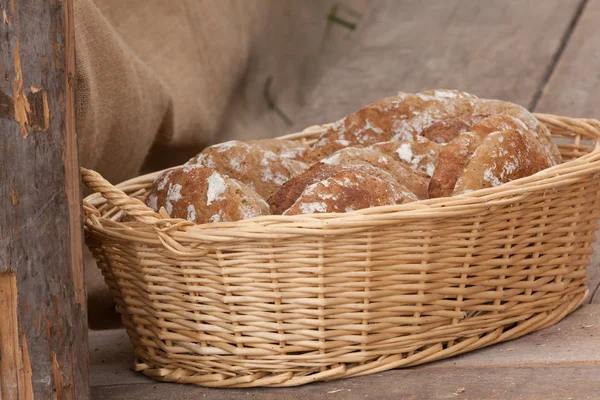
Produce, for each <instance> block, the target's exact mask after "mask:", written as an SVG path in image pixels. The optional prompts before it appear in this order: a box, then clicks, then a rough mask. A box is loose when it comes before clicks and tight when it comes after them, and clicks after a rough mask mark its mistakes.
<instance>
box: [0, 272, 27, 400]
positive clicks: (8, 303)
mask: <svg viewBox="0 0 600 400" xmlns="http://www.w3.org/2000/svg"><path fill="white" fill-rule="evenodd" d="M0 355H1V357H0V399H5V400H17V399H20V398H23V399H33V393H32V383H31V364H30V362H29V360H24V358H25V357H23V355H22V353H21V347H20V345H19V330H18V326H17V277H16V276H15V275H14V274H7V273H5V274H0ZM15 366H16V368H15Z"/></svg>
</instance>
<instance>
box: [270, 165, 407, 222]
mask: <svg viewBox="0 0 600 400" xmlns="http://www.w3.org/2000/svg"><path fill="white" fill-rule="evenodd" d="M374 170H377V168H374V167H372V166H366V165H362V166H344V167H340V166H338V167H337V168H336V172H335V173H334V174H333V175H331V176H330V177H328V178H325V179H322V180H318V181H317V182H315V183H313V184H311V185H308V186H305V187H303V188H302V190H301V193H300V195H299V196H298V198H297V199H295V201H294V202H293V204H292V205H291V206H290V207H289V208H288V209H287V210H285V211H284V212H283V215H296V214H313V213H343V212H350V211H354V210H360V209H363V208H369V207H377V206H383V205H393V204H401V203H404V202H408V201H413V200H417V198H416V196H415V195H414V194H413V193H412V192H410V191H409V190H408V189H407V188H406V187H405V186H403V185H401V184H399V183H397V182H395V181H394V180H393V179H389V178H387V179H386V177H385V176H384V175H381V174H378V173H377V172H376V171H374ZM309 171H310V170H309ZM309 171H307V172H309ZM292 180H293V179H292ZM288 183H289V182H288ZM285 186H286V185H284V187H283V188H282V189H280V190H285Z"/></svg>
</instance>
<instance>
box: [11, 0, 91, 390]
mask: <svg viewBox="0 0 600 400" xmlns="http://www.w3.org/2000/svg"><path fill="white" fill-rule="evenodd" d="M9 2H10V0H0V12H1V10H2V9H6V12H7V17H8V18H9V19H10V25H4V24H3V23H2V19H1V17H0V26H2V27H3V28H2V30H3V32H2V33H3V34H1V35H0V63H1V64H2V68H1V69H0V91H1V92H3V93H4V94H5V95H4V96H0V100H1V103H2V104H3V105H2V106H1V107H2V108H1V109H2V113H3V115H2V117H1V118H0V181H2V182H8V184H5V185H0V199H3V200H4V203H3V204H2V206H1V207H0V271H2V270H5V269H7V268H10V271H11V272H13V273H14V275H15V276H16V280H17V286H18V290H19V297H18V302H17V317H18V321H19V333H20V335H19V340H20V341H21V347H20V349H21V351H22V360H23V362H25V361H26V360H29V362H30V367H28V366H27V365H24V366H23V376H28V374H29V375H30V378H29V379H30V380H31V382H32V385H31V388H30V389H27V388H26V387H23V386H19V396H21V397H19V398H18V400H22V398H25V399H28V398H29V397H31V396H35V399H56V398H59V399H61V398H64V399H77V400H79V399H81V400H88V399H89V385H88V382H89V380H88V379H89V376H88V375H89V374H88V357H87V354H88V351H87V324H86V321H87V318H86V312H85V292H84V290H83V287H84V286H83V273H82V271H81V269H82V268H83V266H82V262H81V261H78V260H79V259H80V258H81V257H80V256H79V254H80V253H81V246H82V242H81V236H82V226H81V212H80V208H79V207H80V206H79V201H80V192H79V175H78V166H77V163H78V155H77V142H76V136H75V123H74V121H73V122H69V119H70V118H73V117H71V116H70V113H71V111H70V108H69V107H73V106H72V105H69V103H71V102H73V101H74V97H73V93H72V91H73V88H72V87H71V86H70V82H69V77H70V76H71V75H72V74H73V72H72V71H73V70H74V69H71V70H68V68H73V67H72V66H71V67H68V64H69V62H68V60H69V59H70V58H71V57H74V55H72V54H71V55H69V54H68V53H69V52H74V48H73V46H72V45H71V44H69V43H70V41H71V40H72V39H68V37H71V38H72V32H71V31H72V29H73V28H72V22H71V21H70V20H69V17H68V15H70V13H71V7H72V0H47V1H39V0H14V1H13V2H12V3H11V4H9ZM4 33H6V34H4ZM17 42H18V46H17ZM72 63H73V62H72V61H71V64H72ZM2 78H4V79H2ZM40 131H43V134H41V133H40ZM24 133H26V134H28V136H27V138H26V140H23V136H24ZM13 190H14V193H13ZM13 203H14V205H13ZM0 318H1V317H0ZM59 372H60V373H59ZM55 381H58V391H59V392H60V393H57V391H56V387H55ZM30 395H31V396H30ZM23 396H24V397H23ZM0 398H2V400H5V399H4V397H0Z"/></svg>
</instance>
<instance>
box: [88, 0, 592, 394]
mask: <svg viewBox="0 0 600 400" xmlns="http://www.w3.org/2000/svg"><path fill="white" fill-rule="evenodd" d="M598 20H600V0H486V1H480V0H428V1H426V2H423V1H420V0H386V1H376V0H371V1H370V4H369V7H368V8H367V11H366V12H365V13H364V14H363V15H362V16H361V17H360V19H359V20H358V23H357V28H356V30H355V31H354V32H352V33H350V34H349V36H348V39H347V42H348V43H347V46H346V47H344V48H340V49H339V50H338V54H336V56H337V58H338V62H337V63H336V65H335V66H334V67H332V68H331V69H330V70H328V72H326V73H325V75H324V76H323V78H322V81H321V84H320V85H319V87H318V88H317V90H316V91H315V93H314V94H313V95H312V97H311V98H310V99H307V106H306V108H305V109H304V110H303V111H302V113H301V114H299V115H295V116H293V118H292V119H293V120H294V122H295V125H294V128H295V129H296V130H300V129H302V128H303V127H305V126H307V125H312V124H315V123H323V122H330V121H334V120H336V119H338V118H340V117H342V116H344V115H345V114H348V113H350V112H352V111H354V110H356V109H358V108H360V107H361V106H362V105H364V104H366V103H368V102H370V101H372V100H375V99H378V98H381V97H384V96H387V95H390V94H394V93H395V92H397V91H399V90H402V91H409V92H410V91H418V90H423V89H428V88H441V87H444V88H451V89H461V90H465V91H470V92H472V93H474V94H477V95H479V96H481V97H490V98H499V99H505V100H509V101H513V102H516V103H519V104H522V105H525V106H527V107H529V108H530V109H531V110H533V111H536V112H547V113H554V114H560V115H566V116H574V117H589V118H598V119H600V73H599V71H600V52H599V49H600V24H598V22H597V21H598ZM599 247H600V246H596V248H597V250H600V248H599ZM597 252H598V251H597ZM598 260H600V258H598V257H597V256H594V259H593V260H592V266H591V268H590V283H589V286H590V292H591V293H594V292H595V290H596V289H597V287H598V284H599V282H600V271H599V269H598V268H596V266H597V264H598ZM588 303H591V304H586V305H584V306H583V307H581V308H580V309H579V310H577V311H576V312H575V313H573V314H571V315H570V316H568V317H567V318H566V319H565V320H563V321H562V322H560V323H559V324H557V325H556V326H554V327H551V328H548V329H546V330H543V331H540V332H536V333H533V334H530V335H528V336H526V337H523V338H521V339H518V340H515V341H512V342H507V343H502V344H499V345H496V346H493V347H490V348H487V349H482V350H479V351H476V352H473V353H470V354H466V355H463V356H459V357H455V358H452V359H448V360H444V361H440V362H435V363H431V364H428V365H424V366H421V367H417V368H411V369H406V370H395V371H389V372H385V373H380V374H377V375H373V376H366V377H361V378H355V379H347V380H343V381H333V382H328V383H319V384H312V385H308V386H303V387H300V388H289V389H252V390H225V389H223V390H214V389H212V390H209V389H204V388H200V387H193V386H184V385H176V384H164V383H155V382H153V381H151V380H149V379H147V378H145V377H144V376H142V375H140V374H137V373H133V372H131V371H130V365H131V361H132V357H131V349H130V346H129V343H128V341H127V338H126V336H125V334H124V332H123V331H122V330H110V331H92V332H91V333H90V351H91V363H92V366H91V383H92V393H93V398H94V399H139V398H143V399H147V400H153V399H173V400H177V399H190V398H202V399H204V398H206V399H223V400H225V399H235V398H242V397H247V398H256V399H290V400H291V399H320V398H325V399H328V398H331V399H336V398H337V399H388V398H390V399H391V398H394V399H398V398H402V399H483V398H485V399H570V398H572V399H600V293H599V294H597V295H596V296H593V298H592V296H590V298H588Z"/></svg>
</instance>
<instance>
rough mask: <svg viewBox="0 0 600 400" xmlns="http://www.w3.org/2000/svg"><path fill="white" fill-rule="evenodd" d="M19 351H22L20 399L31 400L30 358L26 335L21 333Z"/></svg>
mask: <svg viewBox="0 0 600 400" xmlns="http://www.w3.org/2000/svg"><path fill="white" fill-rule="evenodd" d="M21 352H22V353H23V382H22V383H20V384H19V386H20V387H22V388H23V390H21V393H20V394H21V395H22V397H23V399H22V400H33V399H34V397H33V385H32V384H31V377H32V372H31V358H30V357H29V348H28V347H27V336H25V333H22V334H21Z"/></svg>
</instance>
